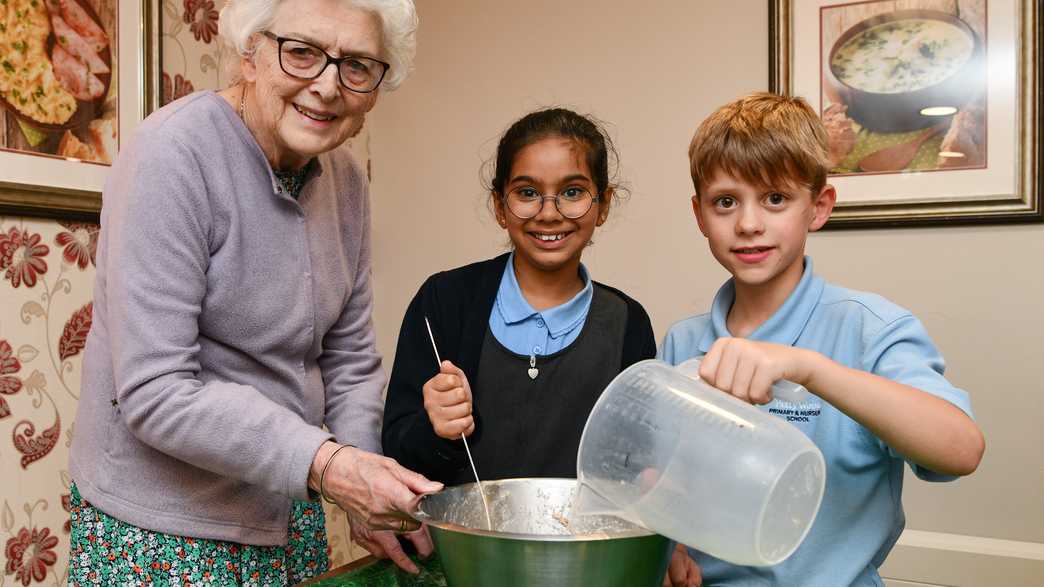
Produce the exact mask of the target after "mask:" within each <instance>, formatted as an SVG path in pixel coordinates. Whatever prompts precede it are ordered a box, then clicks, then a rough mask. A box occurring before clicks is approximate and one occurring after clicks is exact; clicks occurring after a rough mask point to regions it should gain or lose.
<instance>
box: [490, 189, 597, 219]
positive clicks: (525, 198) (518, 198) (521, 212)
mask: <svg viewBox="0 0 1044 587" xmlns="http://www.w3.org/2000/svg"><path fill="white" fill-rule="evenodd" d="M544 200H554V201H555V208H556V209H557V210H558V213H559V214H561V215H562V216H565V217H566V218H569V219H570V220H575V219H577V218H580V217H581V216H583V215H584V214H587V212H588V211H589V210H590V209H591V206H593V205H594V203H595V202H596V201H597V200H598V197H597V196H594V195H592V194H591V192H589V191H587V190H586V189H584V188H579V187H570V188H566V189H564V190H562V191H561V192H560V193H558V194H556V195H554V196H545V195H543V194H541V193H540V192H538V191H536V190H535V189H533V188H530V187H522V188H515V189H513V190H511V191H510V192H508V193H507V195H506V196H504V202H505V204H507V209H508V210H509V211H510V212H511V213H512V214H514V215H515V216H517V217H518V218H520V219H522V220H529V219H530V218H533V217H534V216H536V215H537V214H540V210H542V209H543V208H544Z"/></svg>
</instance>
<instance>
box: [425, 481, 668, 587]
mask: <svg viewBox="0 0 1044 587" xmlns="http://www.w3.org/2000/svg"><path fill="white" fill-rule="evenodd" d="M482 487H483V489H485V491H486V497H487V499H488V500H489V509H490V514H491V517H492V521H493V531H489V530H488V529H487V523H486V514H485V511H484V510H483V507H482V499H481V497H480V495H479V492H478V490H477V488H476V485H475V484H474V483H469V484H467V485H460V486H457V487H450V488H447V489H444V490H443V491H441V492H439V493H436V494H433V495H429V496H427V497H425V498H424V499H423V500H422V501H421V503H420V511H419V512H418V513H417V518H418V519H420V520H422V521H425V522H427V523H428V526H429V528H430V530H431V536H432V538H433V539H434V541H435V547H436V550H437V552H438V555H439V558H440V560H441V562H442V567H443V569H444V570H445V573H446V580H447V582H448V583H449V585H450V587H471V586H473V585H474V586H486V587H489V586H540V587H549V586H554V585H563V586H566V585H568V586H570V587H573V586H577V585H597V586H599V587H612V586H617V585H618V586H620V587H624V586H626V587H643V586H649V587H660V585H661V582H662V581H663V576H664V573H665V572H666V571H667V564H668V563H669V562H670V555H671V551H670V541H669V540H668V539H667V538H664V537H663V536H660V535H658V534H653V533H652V532H649V531H648V530H645V529H644V528H641V527H638V526H635V525H633V524H630V523H628V522H625V521H623V520H620V519H618V518H615V517H612V516H578V515H575V514H573V512H572V504H573V499H574V498H575V496H576V490H577V483H576V480H575V479H535V478H531V479H505V480H501V481H488V482H483V483H482Z"/></svg>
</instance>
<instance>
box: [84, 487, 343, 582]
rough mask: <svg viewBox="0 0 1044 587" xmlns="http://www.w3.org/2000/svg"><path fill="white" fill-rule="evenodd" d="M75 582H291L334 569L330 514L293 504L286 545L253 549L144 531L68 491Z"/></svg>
mask: <svg viewBox="0 0 1044 587" xmlns="http://www.w3.org/2000/svg"><path fill="white" fill-rule="evenodd" d="M70 490H71V493H72V497H71V506H72V507H71V511H72V536H71V537H70V542H71V545H70V552H69V585H250V586H262V585H293V584H295V583H299V582H301V581H305V580H307V579H310V578H312V577H314V576H316V575H319V574H322V573H324V572H325V571H326V568H327V566H329V563H330V558H329V551H328V548H327V543H326V527H325V523H326V516H325V515H324V514H323V508H322V506H320V505H319V504H318V503H315V502H309V501H295V502H294V504H293V508H292V510H291V512H290V528H289V541H288V543H287V545H286V546H251V545H248V544H237V543H235V542H225V541H222V540H204V539H197V538H187V537H184V536H173V535H171V534H163V533H160V532H153V531H151V530H145V529H143V528H139V527H137V526H132V525H130V524H128V523H126V522H121V521H120V520H117V519H116V518H113V517H111V516H108V515H106V514H104V513H102V511H101V510H98V509H97V508H95V507H94V506H92V505H91V504H90V503H88V502H87V501H86V500H84V499H83V498H82V497H80V492H79V491H77V490H76V485H72V486H71V487H70Z"/></svg>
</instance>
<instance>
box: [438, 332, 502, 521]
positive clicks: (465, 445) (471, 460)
mask: <svg viewBox="0 0 1044 587" xmlns="http://www.w3.org/2000/svg"><path fill="white" fill-rule="evenodd" d="M424 325H425V326H427V327H428V338H430V339H431V350H433V351H435V361H436V363H438V365H437V366H438V369H439V371H440V372H441V371H442V359H440V358H439V347H437V346H435V335H434V334H432V332H431V323H430V322H428V317H427V316H425V317H424ZM460 439H461V440H463V441H464V452H466V453H468V463H470V464H471V472H472V473H473V474H474V475H475V483H476V484H477V485H478V490H479V496H481V497H482V507H483V509H485V510H486V525H487V526H489V531H490V532H492V531H493V518H491V517H490V515H489V503H488V502H487V501H486V492H485V491H484V490H483V489H482V481H480V480H479V476H478V470H477V469H476V468H475V460H474V459H472V458H471V449H470V448H468V439H467V437H465V436H464V433H463V432H461V433H460Z"/></svg>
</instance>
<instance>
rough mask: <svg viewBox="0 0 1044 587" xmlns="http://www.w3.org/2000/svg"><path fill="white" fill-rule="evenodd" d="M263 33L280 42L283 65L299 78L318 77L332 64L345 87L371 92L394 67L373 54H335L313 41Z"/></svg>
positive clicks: (281, 62) (363, 92)
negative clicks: (361, 55) (338, 55)
mask: <svg viewBox="0 0 1044 587" xmlns="http://www.w3.org/2000/svg"><path fill="white" fill-rule="evenodd" d="M261 34H262V35H264V36H266V37H268V38H269V39H272V40H273V41H275V42H276V44H277V45H278V47H279V67H281V68H282V69H283V71H284V72H285V73H286V74H287V75H289V76H292V77H296V78H298V79H315V78H317V77H319V76H320V75H322V73H323V72H324V71H326V68H327V66H329V65H330V64H331V63H332V64H334V66H335V67H337V77H338V79H340V80H341V85H342V86H344V87H346V88H348V89H349V90H351V91H353V92H359V93H361V94H367V93H369V92H372V91H374V90H376V89H377V86H379V85H381V80H383V79H384V75H385V74H386V73H388V68H389V67H390V66H389V65H388V64H387V63H385V62H383V61H379V60H377V59H371V58H369V57H358V56H355V55H345V56H344V57H334V56H332V55H330V54H329V53H327V52H326V51H324V50H322V49H320V48H319V47H316V46H315V45H313V44H311V43H308V42H305V41H300V40H297V39H289V38H287V37H280V36H277V35H275V34H274V33H272V32H270V31H262V32H261Z"/></svg>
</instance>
